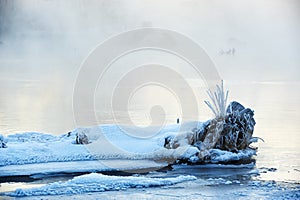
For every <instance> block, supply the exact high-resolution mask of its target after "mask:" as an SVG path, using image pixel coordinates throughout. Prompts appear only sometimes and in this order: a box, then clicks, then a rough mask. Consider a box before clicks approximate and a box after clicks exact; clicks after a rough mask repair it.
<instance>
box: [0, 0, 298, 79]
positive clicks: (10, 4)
mask: <svg viewBox="0 0 300 200" xmlns="http://www.w3.org/2000/svg"><path fill="white" fill-rule="evenodd" d="M0 2H1V3H0V6H1V7H0V9H1V10H0V23H1V26H0V30H1V32H0V65H1V68H0V70H1V75H0V76H1V78H3V76H5V77H7V76H8V75H9V76H10V77H12V78H20V76H22V77H23V78H29V79H40V77H43V79H44V78H47V77H48V76H50V77H48V78H50V79H51V75H54V74H56V75H57V76H59V75H61V76H66V74H69V75H70V76H75V74H76V72H77V70H78V67H79V65H80V63H81V61H82V60H83V59H84V58H85V57H86V56H87V55H88V53H89V52H90V51H91V50H92V49H93V48H94V47H95V46H96V45H97V44H99V43H101V42H103V41H104V40H105V39H107V38H108V37H110V36H112V35H115V34H118V33H120V32H122V31H126V30H131V29H134V28H140V27H161V28H167V29H171V30H174V31H178V32H180V33H182V34H185V35H187V36H189V37H191V38H192V39H193V40H195V41H196V42H197V43H199V44H200V45H201V46H202V47H203V48H204V49H205V50H206V51H207V53H208V55H209V56H210V57H211V58H212V59H213V60H214V62H215V63H216V65H217V68H218V70H219V73H220V75H221V76H222V78H223V79H225V80H230V79H242V80H243V79H247V80H262V81H266V80H267V81H269V80H285V81H298V80H300V66H299V65H300V64H299V63H300V56H299V52H300V37H299V35H300V20H299V19H300V12H299V11H300V3H299V1H298V0H269V1H267V0H265V1H261V0H257V1H253V0H251V1H238V0H230V1H201V0H200V1H198V0H197V1H196V0H175V1H174V0H169V1H166V0H160V1H153V0H143V1H140V0H119V1H111V0H109V1H108V0H105V1H81V0H67V1H66V0H65V1H60V0H36V1H35V0H22V1H21V0H1V1H0ZM232 48H234V49H235V55H234V56H233V55H226V54H222V51H228V50H230V49H232ZM20 71H23V72H24V71H27V72H30V73H28V74H27V75H24V74H23V73H20ZM49 73H50V74H49ZM46 74H47V75H46ZM45 76H46V77H45Z"/></svg>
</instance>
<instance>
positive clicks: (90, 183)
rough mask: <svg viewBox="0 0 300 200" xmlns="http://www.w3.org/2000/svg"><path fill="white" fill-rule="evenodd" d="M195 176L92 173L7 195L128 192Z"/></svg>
mask: <svg viewBox="0 0 300 200" xmlns="http://www.w3.org/2000/svg"><path fill="white" fill-rule="evenodd" d="M196 179H197V178H196V177H195V176H183V175H180V176H177V177H174V178H147V177H135V176H130V177H123V176H107V175H102V174H97V173H91V174H87V175H82V176H78V177H75V178H73V179H71V180H69V181H67V182H61V181H60V182H55V183H50V184H48V185H45V186H42V187H39V188H31V189H16V190H15V191H14V192H9V193H6V194H5V195H8V196H17V197H21V196H40V195H66V194H82V193H86V192H104V191H116V190H126V189H128V188H147V187H158V186H168V185H174V184H178V183H182V182H186V181H193V180H196Z"/></svg>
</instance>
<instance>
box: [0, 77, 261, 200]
mask: <svg viewBox="0 0 300 200" xmlns="http://www.w3.org/2000/svg"><path fill="white" fill-rule="evenodd" d="M208 94H209V96H210V98H211V102H209V101H206V102H205V103H206V104H207V105H208V106H209V108H210V109H211V110H212V111H213V113H214V114H215V118H213V119H211V120H208V121H206V122H197V121H192V122H187V123H182V124H174V125H166V126H164V127H163V128H161V129H159V131H158V132H157V133H156V134H155V135H154V136H153V137H149V138H137V137H133V136H132V135H130V134H127V132H126V131H128V130H130V131H134V129H135V127H128V126H119V125H99V126H95V127H85V128H77V129H75V130H73V131H71V132H69V133H66V134H62V135H59V136H55V135H51V134H43V133H36V132H27V133H20V134H13V135H8V136H7V137H3V136H1V137H0V146H1V148H0V153H1V157H0V179H2V180H4V179H6V180H8V179H9V178H10V177H21V176H26V177H30V178H40V177H43V176H51V175H53V174H66V173H73V174H74V173H79V174H83V173H95V172H101V173H107V172H124V173H132V174H133V173H145V172H150V171H155V170H159V169H162V168H165V167H170V166H172V165H178V164H188V165H203V164H231V165H232V164H234V165H235V164H238V165H242V164H252V166H253V161H254V160H253V158H252V157H253V156H254V155H256V151H257V149H256V148H254V147H251V146H250V145H251V143H253V142H257V140H258V139H259V138H257V137H253V130H254V126H255V120H254V118H253V116H254V112H253V110H251V109H249V108H245V107H244V106H243V105H241V104H240V103H238V102H236V101H233V102H231V103H229V105H228V106H226V102H227V97H228V91H227V92H226V93H225V92H224V88H223V83H222V85H221V86H217V90H216V92H214V93H213V92H211V91H208ZM145 130H146V131H149V132H151V131H153V130H157V129H156V128H155V127H148V128H147V129H145ZM90 176H93V177H96V176H97V177H98V176H100V175H90ZM88 177H89V176H88ZM100 178H101V180H102V179H103V178H107V177H103V176H101V177H100ZM194 178H195V177H180V178H179V179H178V178H177V179H178V180H177V179H176V178H175V179H174V180H173V179H172V180H171V179H170V183H168V184H175V183H176V182H177V181H179V182H180V181H184V180H192V179H194ZM71 182H72V181H71ZM151 184H152V183H151ZM153 184H154V183H153ZM155 184H157V185H161V184H160V183H155ZM155 184H154V185H155ZM51 187H52V186H51ZM126 187H127V186H126ZM128 187H129V186H128ZM99 191H100V190H99ZM11 195H12V196H26V193H24V191H23V190H22V191H15V193H12V194H11Z"/></svg>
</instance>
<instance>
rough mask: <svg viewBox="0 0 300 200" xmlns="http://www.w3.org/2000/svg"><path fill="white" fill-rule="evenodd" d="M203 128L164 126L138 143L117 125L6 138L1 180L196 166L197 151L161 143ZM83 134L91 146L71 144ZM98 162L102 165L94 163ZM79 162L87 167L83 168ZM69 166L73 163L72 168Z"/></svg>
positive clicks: (217, 154) (0, 151) (219, 157)
mask: <svg viewBox="0 0 300 200" xmlns="http://www.w3.org/2000/svg"><path fill="white" fill-rule="evenodd" d="M202 126H203V123H200V122H188V123H185V124H175V125H166V126H165V127H163V128H162V129H159V130H158V129H157V127H149V128H145V129H143V130H144V131H143V132H141V134H143V135H141V137H137V133H134V134H131V133H133V131H138V130H140V129H138V128H135V127H125V126H123V127H120V126H117V125H101V126H95V127H88V128H78V129H75V130H73V131H72V132H70V133H68V134H62V135H58V136H57V135H51V134H43V133H36V132H26V133H18V134H13V135H8V136H7V137H6V138H5V140H6V141H7V148H0V155H1V157H0V177H1V176H12V175H14V176H18V175H37V174H47V170H48V173H50V172H51V173H59V172H67V173H72V172H95V171H97V172H99V171H109V170H136V169H142V168H144V169H147V168H157V167H163V166H167V165H168V164H169V163H170V162H171V163H172V162H174V161H175V160H178V159H185V160H188V161H189V162H192V163H196V162H197V161H198V160H199V158H198V156H197V154H198V153H199V150H198V149H197V148H196V147H193V146H191V145H187V144H186V145H183V146H180V147H178V148H177V149H166V148H165V147H164V142H165V138H166V137H167V136H172V135H178V133H180V134H181V133H184V132H189V131H190V130H192V129H193V128H195V127H198V128H201V127H202ZM155 130H158V131H157V133H156V134H155V135H153V136H152V137H144V136H145V135H149V133H150V132H153V131H155ZM82 131H83V132H84V133H85V134H87V136H88V137H89V141H90V142H91V143H89V144H87V145H78V144H75V137H76V134H77V133H78V132H82ZM210 154H211V162H212V163H218V162H228V161H236V160H241V159H247V158H251V156H253V155H255V151H254V150H251V149H247V150H243V151H239V152H238V153H232V152H228V151H222V150H218V149H212V150H210ZM99 160H100V161H101V162H97V161H99ZM83 161H84V163H85V165H84V164H83V163H81V162H83ZM92 161H94V162H92ZM129 161H130V164H129ZM58 162H60V163H58ZM68 162H72V164H73V167H72V166H71V165H69V164H70V163H68ZM126 162H127V164H125V163H126ZM63 163H65V164H63ZM18 165H22V167H21V166H18ZM124 166H125V167H124ZM21 168H22V169H23V170H21ZM47 168H48V169H47Z"/></svg>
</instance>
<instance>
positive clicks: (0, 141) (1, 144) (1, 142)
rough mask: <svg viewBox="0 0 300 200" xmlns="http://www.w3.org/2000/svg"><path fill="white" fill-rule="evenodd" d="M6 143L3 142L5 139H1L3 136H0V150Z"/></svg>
mask: <svg viewBox="0 0 300 200" xmlns="http://www.w3.org/2000/svg"><path fill="white" fill-rule="evenodd" d="M6 143H7V141H6V140H5V138H4V137H3V135H0V148H6V147H7V145H6Z"/></svg>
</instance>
